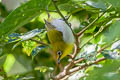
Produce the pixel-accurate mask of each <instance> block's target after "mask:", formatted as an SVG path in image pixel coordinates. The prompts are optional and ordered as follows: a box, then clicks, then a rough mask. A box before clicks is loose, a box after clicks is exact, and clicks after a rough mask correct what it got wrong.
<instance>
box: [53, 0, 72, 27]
mask: <svg viewBox="0 0 120 80" xmlns="http://www.w3.org/2000/svg"><path fill="white" fill-rule="evenodd" d="M52 2H53V4H54V6H55V8H56V10H57V12H58V14H59V15H60V16H61V17H62V18H63V20H64V21H65V23H66V24H67V25H68V26H70V25H69V23H68V22H67V20H66V19H65V17H64V16H63V14H62V13H61V12H60V10H59V8H58V7H57V5H56V1H55V0H52Z"/></svg>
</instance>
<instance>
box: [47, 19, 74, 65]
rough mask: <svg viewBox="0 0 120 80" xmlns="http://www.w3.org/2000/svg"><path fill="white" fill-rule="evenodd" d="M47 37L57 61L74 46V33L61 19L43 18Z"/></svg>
mask: <svg viewBox="0 0 120 80" xmlns="http://www.w3.org/2000/svg"><path fill="white" fill-rule="evenodd" d="M45 26H46V29H47V35H48V39H49V41H50V44H51V46H52V49H53V52H54V54H55V55H56V58H57V60H58V63H60V60H61V59H62V58H64V57H65V56H67V55H68V54H70V53H71V51H72V49H73V46H74V42H75V40H74V35H73V33H72V30H71V29H70V27H69V26H68V25H67V24H66V23H65V21H63V20H62V19H54V18H51V17H48V19H47V20H45Z"/></svg>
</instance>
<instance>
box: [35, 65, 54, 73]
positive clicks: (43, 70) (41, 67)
mask: <svg viewBox="0 0 120 80" xmlns="http://www.w3.org/2000/svg"><path fill="white" fill-rule="evenodd" d="M35 70H40V72H46V71H53V70H54V69H53V68H52V67H47V66H39V67H36V68H35Z"/></svg>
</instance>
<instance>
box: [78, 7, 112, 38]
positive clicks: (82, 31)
mask: <svg viewBox="0 0 120 80" xmlns="http://www.w3.org/2000/svg"><path fill="white" fill-rule="evenodd" d="M110 8H111V5H110V6H109V7H108V8H107V10H108V9H110ZM107 10H106V11H107ZM106 11H104V12H103V13H102V14H101V15H100V16H98V17H97V18H96V19H95V20H94V21H93V22H91V23H90V24H89V25H88V26H87V27H85V28H84V29H82V30H81V31H80V32H79V33H78V34H77V35H78V36H81V34H83V33H84V32H85V31H86V30H87V29H88V28H89V27H91V26H92V25H93V24H94V23H95V22H96V21H97V20H98V19H100V18H101V17H102V16H103V15H104V14H105V13H106Z"/></svg>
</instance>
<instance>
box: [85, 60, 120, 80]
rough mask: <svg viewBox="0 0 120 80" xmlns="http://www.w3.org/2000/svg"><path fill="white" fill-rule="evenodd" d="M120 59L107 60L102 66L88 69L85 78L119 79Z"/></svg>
mask: <svg viewBox="0 0 120 80" xmlns="http://www.w3.org/2000/svg"><path fill="white" fill-rule="evenodd" d="M119 67H120V60H108V61H107V62H106V63H105V64H104V65H103V67H100V68H94V70H92V71H90V72H89V73H88V74H89V75H88V77H86V80H119V79H120V72H119Z"/></svg>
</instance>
